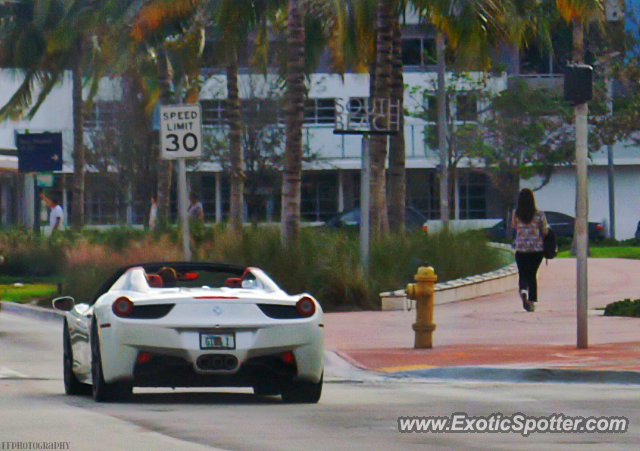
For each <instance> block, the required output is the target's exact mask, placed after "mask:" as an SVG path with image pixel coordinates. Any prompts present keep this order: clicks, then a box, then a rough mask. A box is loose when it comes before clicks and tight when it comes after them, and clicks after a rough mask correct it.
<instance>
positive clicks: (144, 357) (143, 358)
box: [138, 352, 153, 363]
mask: <svg viewBox="0 0 640 451" xmlns="http://www.w3.org/2000/svg"><path fill="white" fill-rule="evenodd" d="M152 358H153V354H151V353H150V352H140V353H139V354H138V363H149V362H151V359H152Z"/></svg>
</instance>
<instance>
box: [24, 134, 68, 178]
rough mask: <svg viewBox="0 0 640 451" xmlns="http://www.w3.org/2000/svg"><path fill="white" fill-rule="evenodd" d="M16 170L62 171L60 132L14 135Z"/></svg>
mask: <svg viewBox="0 0 640 451" xmlns="http://www.w3.org/2000/svg"><path fill="white" fill-rule="evenodd" d="M16 147H17V148H18V172H53V171H62V133H29V134H19V135H17V136H16Z"/></svg>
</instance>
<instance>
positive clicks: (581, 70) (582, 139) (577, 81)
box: [564, 64, 593, 349]
mask: <svg viewBox="0 0 640 451" xmlns="http://www.w3.org/2000/svg"><path fill="white" fill-rule="evenodd" d="M564 97H565V99H566V100H568V101H569V102H570V103H571V104H572V105H573V106H574V107H575V129H576V223H575V232H574V233H575V237H574V240H575V244H576V254H577V268H576V273H577V277H576V279H577V280H576V285H577V299H576V311H577V345H578V349H586V348H587V347H588V346H589V329H588V316H587V314H588V309H589V286H588V263H587V258H588V254H589V249H588V248H589V229H588V226H589V225H588V218H589V175H588V169H589V168H588V165H589V148H588V137H589V124H588V116H589V105H588V103H589V101H590V100H591V99H592V98H593V68H592V67H591V66H587V65H585V64H575V65H570V66H567V70H566V71H565V75H564Z"/></svg>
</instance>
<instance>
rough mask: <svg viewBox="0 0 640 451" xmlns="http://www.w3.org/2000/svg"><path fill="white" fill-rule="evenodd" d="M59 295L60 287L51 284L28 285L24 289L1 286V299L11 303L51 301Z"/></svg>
mask: <svg viewBox="0 0 640 451" xmlns="http://www.w3.org/2000/svg"><path fill="white" fill-rule="evenodd" d="M57 293H58V287H57V286H56V285H51V284H34V285H29V284H26V285H24V286H22V287H15V286H13V285H0V299H2V300H3V301H9V302H19V303H28V302H31V301H34V300H40V299H50V298H52V297H55V296H56V294H57Z"/></svg>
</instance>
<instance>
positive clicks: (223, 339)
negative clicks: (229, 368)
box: [200, 334, 236, 349]
mask: <svg viewBox="0 0 640 451" xmlns="http://www.w3.org/2000/svg"><path fill="white" fill-rule="evenodd" d="M235 348H236V336H235V334H200V349H235Z"/></svg>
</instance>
